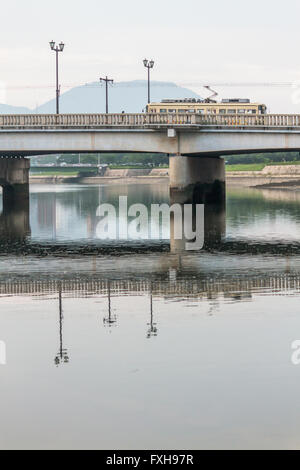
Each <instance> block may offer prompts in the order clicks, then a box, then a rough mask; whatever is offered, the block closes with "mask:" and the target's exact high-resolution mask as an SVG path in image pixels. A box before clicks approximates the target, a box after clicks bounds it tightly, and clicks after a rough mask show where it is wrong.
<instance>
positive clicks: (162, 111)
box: [159, 109, 167, 113]
mask: <svg viewBox="0 0 300 470" xmlns="http://www.w3.org/2000/svg"><path fill="white" fill-rule="evenodd" d="M159 111H160V113H166V112H167V110H166V109H160V110H159Z"/></svg>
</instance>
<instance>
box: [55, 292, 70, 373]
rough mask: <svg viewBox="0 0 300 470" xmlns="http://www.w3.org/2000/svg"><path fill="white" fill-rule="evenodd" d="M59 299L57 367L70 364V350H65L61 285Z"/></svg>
mask: <svg viewBox="0 0 300 470" xmlns="http://www.w3.org/2000/svg"><path fill="white" fill-rule="evenodd" d="M58 297H59V351H58V354H57V355H56V356H55V359H54V363H55V365H56V366H59V365H60V364H65V363H68V362H69V356H68V350H67V349H64V348H63V320H64V317H63V309H62V290H61V284H60V286H59V291H58Z"/></svg>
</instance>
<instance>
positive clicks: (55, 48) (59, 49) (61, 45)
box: [49, 41, 65, 114]
mask: <svg viewBox="0 0 300 470" xmlns="http://www.w3.org/2000/svg"><path fill="white" fill-rule="evenodd" d="M49 44H50V49H51V51H54V52H55V53H56V114H59V94H60V87H59V83H58V53H59V52H62V51H63V50H64V48H65V45H64V43H63V42H60V43H59V44H58V46H56V45H55V41H50V42H49Z"/></svg>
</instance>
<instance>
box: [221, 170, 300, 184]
mask: <svg viewBox="0 0 300 470" xmlns="http://www.w3.org/2000/svg"><path fill="white" fill-rule="evenodd" d="M226 182H227V184H228V185H229V186H245V187H255V186H262V187H279V186H280V187H289V186H291V187H293V188H295V187H296V186H299V187H300V165H270V166H265V168H264V169H263V170H261V171H231V172H230V171H227V172H226Z"/></svg>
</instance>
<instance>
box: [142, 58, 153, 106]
mask: <svg viewBox="0 0 300 470" xmlns="http://www.w3.org/2000/svg"><path fill="white" fill-rule="evenodd" d="M143 63H144V66H145V67H146V68H147V69H148V104H149V103H150V69H153V67H154V60H148V59H144V60H143Z"/></svg>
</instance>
